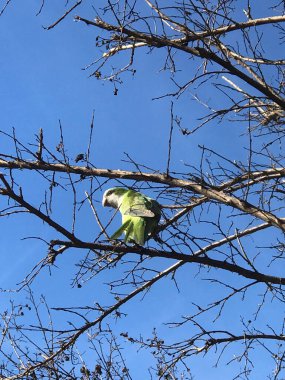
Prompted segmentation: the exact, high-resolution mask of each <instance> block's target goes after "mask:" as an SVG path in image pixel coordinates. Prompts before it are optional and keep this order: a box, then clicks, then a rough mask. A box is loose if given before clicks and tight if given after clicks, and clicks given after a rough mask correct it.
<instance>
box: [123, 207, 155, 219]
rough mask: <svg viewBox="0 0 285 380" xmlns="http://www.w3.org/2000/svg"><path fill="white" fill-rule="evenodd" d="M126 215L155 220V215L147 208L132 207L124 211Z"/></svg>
mask: <svg viewBox="0 0 285 380" xmlns="http://www.w3.org/2000/svg"><path fill="white" fill-rule="evenodd" d="M124 215H130V216H141V217H143V218H153V217H154V216H155V214H154V213H153V212H152V211H151V210H148V209H147V208H141V206H139V205H135V206H131V207H130V208H129V209H127V210H125V211H124Z"/></svg>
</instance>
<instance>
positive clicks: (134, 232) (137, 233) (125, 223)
mask: <svg viewBox="0 0 285 380" xmlns="http://www.w3.org/2000/svg"><path fill="white" fill-rule="evenodd" d="M102 205H103V206H104V207H105V206H107V207H113V208H115V209H118V210H119V211H120V213H121V214H122V225H121V227H120V228H119V229H118V230H117V231H116V232H115V233H114V234H113V235H112V236H111V239H117V238H119V237H120V236H121V235H122V233H124V234H125V242H126V243H127V242H130V241H133V242H135V243H137V244H139V245H144V244H145V242H146V241H147V240H148V239H149V238H150V235H151V234H152V233H153V232H154V231H155V230H156V227H157V226H158V222H159V220H160V217H161V206H160V204H159V203H158V202H156V201H155V200H154V199H151V198H149V197H147V196H146V195H144V194H141V193H139V192H137V191H134V190H128V189H124V188H122V187H113V188H112V189H109V190H106V191H105V193H104V195H103V200H102Z"/></svg>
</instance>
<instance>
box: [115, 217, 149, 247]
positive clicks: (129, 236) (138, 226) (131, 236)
mask: <svg viewBox="0 0 285 380" xmlns="http://www.w3.org/2000/svg"><path fill="white" fill-rule="evenodd" d="M122 233H125V239H124V241H125V243H128V242H131V241H133V242H135V243H137V244H139V245H144V243H145V240H146V239H145V221H144V220H143V219H142V220H139V221H138V220H136V221H134V220H133V219H129V220H127V221H126V222H125V223H123V224H122V225H121V227H120V228H119V229H118V230H117V231H116V232H115V233H114V234H113V235H112V236H111V239H118V238H119V237H120V236H121V235H122Z"/></svg>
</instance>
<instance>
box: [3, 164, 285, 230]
mask: <svg viewBox="0 0 285 380" xmlns="http://www.w3.org/2000/svg"><path fill="white" fill-rule="evenodd" d="M1 166H2V167H6V168H10V169H13V168H14V169H15V168H18V169H29V170H44V171H56V172H66V173H74V174H83V175H86V176H98V177H107V178H120V179H134V180H137V181H148V182H154V183H160V184H164V185H167V186H169V187H178V188H184V189H188V190H190V191H193V192H194V193H198V194H201V195H204V196H206V197H208V198H209V199H212V200H215V201H218V202H221V203H223V204H225V205H228V206H231V207H233V208H236V209H238V210H240V211H242V212H244V213H245V214H251V215H252V216H254V217H256V218H259V219H261V220H263V221H264V222H266V223H269V224H271V225H273V226H275V227H278V228H280V229H281V230H282V231H285V222H284V220H282V219H281V218H278V217H277V216H275V215H273V214H272V213H270V212H267V211H263V210H261V209H260V208H258V207H255V206H254V205H252V204H251V203H249V202H247V201H244V200H242V199H239V198H237V197H234V196H232V195H228V194H226V193H225V192H224V191H222V190H220V189H219V187H214V188H213V187H210V185H205V184H200V183H197V182H194V181H187V180H182V179H179V178H174V177H171V176H166V175H163V174H155V173H142V172H131V171H123V170H109V169H94V168H86V167H80V166H69V165H63V164H49V163H45V162H37V161H36V162H28V161H18V160H15V161H5V160H0V167H1ZM273 171H275V172H276V176H277V177H280V176H284V174H285V169H284V168H278V169H270V170H269V171H266V172H267V173H268V174H272V172H273ZM258 173H260V172H258Z"/></svg>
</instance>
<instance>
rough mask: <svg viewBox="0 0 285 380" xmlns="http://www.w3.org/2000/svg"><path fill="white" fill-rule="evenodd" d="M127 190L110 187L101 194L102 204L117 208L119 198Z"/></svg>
mask: <svg viewBox="0 0 285 380" xmlns="http://www.w3.org/2000/svg"><path fill="white" fill-rule="evenodd" d="M126 191H127V190H126V189H123V188H121V187H112V188H111V189H108V190H106V191H105V193H104V194H103V198H102V206H103V207H114V208H118V207H119V205H120V199H121V197H122V195H124V194H125V192H126Z"/></svg>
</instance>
